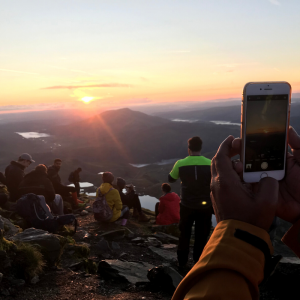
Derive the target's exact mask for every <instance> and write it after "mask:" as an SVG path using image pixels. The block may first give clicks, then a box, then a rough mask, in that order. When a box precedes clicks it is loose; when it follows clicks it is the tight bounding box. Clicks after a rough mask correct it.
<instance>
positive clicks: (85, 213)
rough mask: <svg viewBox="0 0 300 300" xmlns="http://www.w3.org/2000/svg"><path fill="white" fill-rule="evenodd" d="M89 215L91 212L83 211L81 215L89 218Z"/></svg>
mask: <svg viewBox="0 0 300 300" xmlns="http://www.w3.org/2000/svg"><path fill="white" fill-rule="evenodd" d="M88 214H89V212H88V211H87V210H82V211H81V213H80V215H81V216H87V215H88Z"/></svg>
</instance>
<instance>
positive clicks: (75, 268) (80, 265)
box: [68, 261, 84, 271]
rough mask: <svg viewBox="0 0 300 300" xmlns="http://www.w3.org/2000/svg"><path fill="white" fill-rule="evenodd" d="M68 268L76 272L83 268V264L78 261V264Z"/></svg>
mask: <svg viewBox="0 0 300 300" xmlns="http://www.w3.org/2000/svg"><path fill="white" fill-rule="evenodd" d="M68 268H69V269H71V270H72V271H78V270H80V269H83V268H84V262H83V261H80V262H78V263H75V264H72V265H70V266H69V267H68Z"/></svg>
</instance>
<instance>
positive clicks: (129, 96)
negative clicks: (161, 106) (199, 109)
mask: <svg viewBox="0 0 300 300" xmlns="http://www.w3.org/2000/svg"><path fill="white" fill-rule="evenodd" d="M299 11H300V1H299V0H298V1H297V0H243V1H241V0H227V1H225V0H223V1H221V0H219V1H217V0H206V1H204V0H203V1H201V0H196V1H194V0H187V1H182V0H181V1H178V0H162V1H156V0H135V1H133V0H119V1H116V0H109V1H108V0H107V1H104V0H72V1H69V0H52V1H49V0H47V1H46V0H24V1H23V0H22V1H21V0H10V1H5V0H0V41H1V46H0V81H1V89H0V106H1V107H2V108H1V107H0V111H1V110H2V109H4V107H7V106H9V107H11V108H16V109H43V108H49V107H57V108H60V107H61V108H67V107H81V106H87V105H89V106H96V107H126V106H127V105H133V104H136V105H145V104H147V105H149V104H156V103H165V102H170V103H171V102H180V101H205V100H211V99H226V98H240V97H241V93H242V89H243V86H244V84H245V83H247V82H249V81H262V80H267V81H271V80H272V81H274V80H284V81H288V82H290V83H291V85H292V88H293V92H300V55H299V51H300V50H299V49H300V33H299V28H300V18H299ZM82 98H84V100H82Z"/></svg>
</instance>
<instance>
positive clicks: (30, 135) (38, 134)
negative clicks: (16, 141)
mask: <svg viewBox="0 0 300 300" xmlns="http://www.w3.org/2000/svg"><path fill="white" fill-rule="evenodd" d="M16 133H17V134H19V135H21V136H22V137H23V138H25V139H38V138H42V137H48V136H50V134H47V133H41V132H33V131H32V132H16Z"/></svg>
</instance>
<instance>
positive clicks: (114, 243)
mask: <svg viewBox="0 0 300 300" xmlns="http://www.w3.org/2000/svg"><path fill="white" fill-rule="evenodd" d="M111 248H112V249H113V250H119V249H121V247H120V245H119V244H118V243H117V242H112V243H111Z"/></svg>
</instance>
